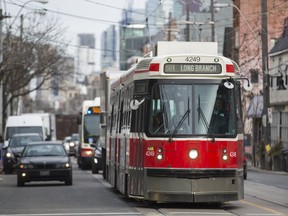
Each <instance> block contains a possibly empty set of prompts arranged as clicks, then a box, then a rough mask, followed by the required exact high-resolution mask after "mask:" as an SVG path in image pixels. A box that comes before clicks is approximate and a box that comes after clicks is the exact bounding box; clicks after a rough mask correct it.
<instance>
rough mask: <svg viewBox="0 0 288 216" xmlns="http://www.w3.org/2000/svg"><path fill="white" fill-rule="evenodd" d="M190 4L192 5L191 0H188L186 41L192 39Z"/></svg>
mask: <svg viewBox="0 0 288 216" xmlns="http://www.w3.org/2000/svg"><path fill="white" fill-rule="evenodd" d="M189 6H190V0H186V21H187V24H186V41H190V27H189V20H190V17H189V12H190V11H189Z"/></svg>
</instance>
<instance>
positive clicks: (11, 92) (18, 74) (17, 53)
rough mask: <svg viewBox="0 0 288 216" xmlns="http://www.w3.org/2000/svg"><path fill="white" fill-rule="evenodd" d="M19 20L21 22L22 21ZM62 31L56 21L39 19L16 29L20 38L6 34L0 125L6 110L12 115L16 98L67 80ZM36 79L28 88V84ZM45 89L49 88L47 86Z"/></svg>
mask: <svg viewBox="0 0 288 216" xmlns="http://www.w3.org/2000/svg"><path fill="white" fill-rule="evenodd" d="M22 20H23V19H22ZM64 31H65V30H64V28H62V26H61V24H59V22H58V21H57V20H56V19H53V18H49V19H48V18H47V17H45V18H41V19H39V20H37V21H35V20H33V21H31V22H29V25H27V27H25V28H23V21H22V23H21V27H20V36H15V35H12V34H11V31H10V29H9V31H8V32H7V37H6V38H5V39H4V42H3V61H2V64H1V65H0V70H1V74H0V81H1V83H2V84H3V113H2V116H3V125H5V120H6V118H7V109H8V107H10V111H12V112H13V109H14V105H13V102H14V101H15V100H18V98H19V97H20V96H25V95H28V94H29V93H31V92H32V91H35V90H38V89H40V88H41V87H42V86H43V85H44V83H45V82H47V81H49V80H51V78H52V77H53V78H55V77H57V76H58V77H65V76H68V75H69V76H71V73H68V74H64V73H67V71H68V70H66V69H65V67H66V64H64V62H65V59H66V57H67V55H66V48H67V47H66V45H65V44H64V43H63V41H64V39H63V33H64ZM33 79H37V83H36V85H35V86H34V87H33V88H31V87H30V85H29V84H30V82H31V80H33ZM48 86H49V85H48Z"/></svg>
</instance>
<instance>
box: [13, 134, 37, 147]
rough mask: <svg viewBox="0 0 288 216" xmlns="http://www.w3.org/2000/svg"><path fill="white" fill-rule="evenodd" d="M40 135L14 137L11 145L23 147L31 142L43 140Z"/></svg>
mask: <svg viewBox="0 0 288 216" xmlns="http://www.w3.org/2000/svg"><path fill="white" fill-rule="evenodd" d="M41 140H42V139H41V137H40V136H27V137H12V138H11V140H10V142H9V146H10V147H21V146H26V145H27V144H28V143H30V142H37V141H41Z"/></svg>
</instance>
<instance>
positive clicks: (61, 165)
mask: <svg viewBox="0 0 288 216" xmlns="http://www.w3.org/2000/svg"><path fill="white" fill-rule="evenodd" d="M69 167H70V164H69V163H63V164H57V165H56V168H69Z"/></svg>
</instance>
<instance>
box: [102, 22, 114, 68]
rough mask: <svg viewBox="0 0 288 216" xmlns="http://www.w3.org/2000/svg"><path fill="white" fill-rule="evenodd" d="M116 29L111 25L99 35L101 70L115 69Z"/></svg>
mask: <svg viewBox="0 0 288 216" xmlns="http://www.w3.org/2000/svg"><path fill="white" fill-rule="evenodd" d="M116 42H117V36H116V27H115V25H111V26H110V27H109V28H108V29H107V30H106V31H104V32H103V33H102V34H101V58H100V59H101V69H102V70H106V69H107V68H111V67H115V66H116V61H117V54H118V53H117V43H116Z"/></svg>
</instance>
